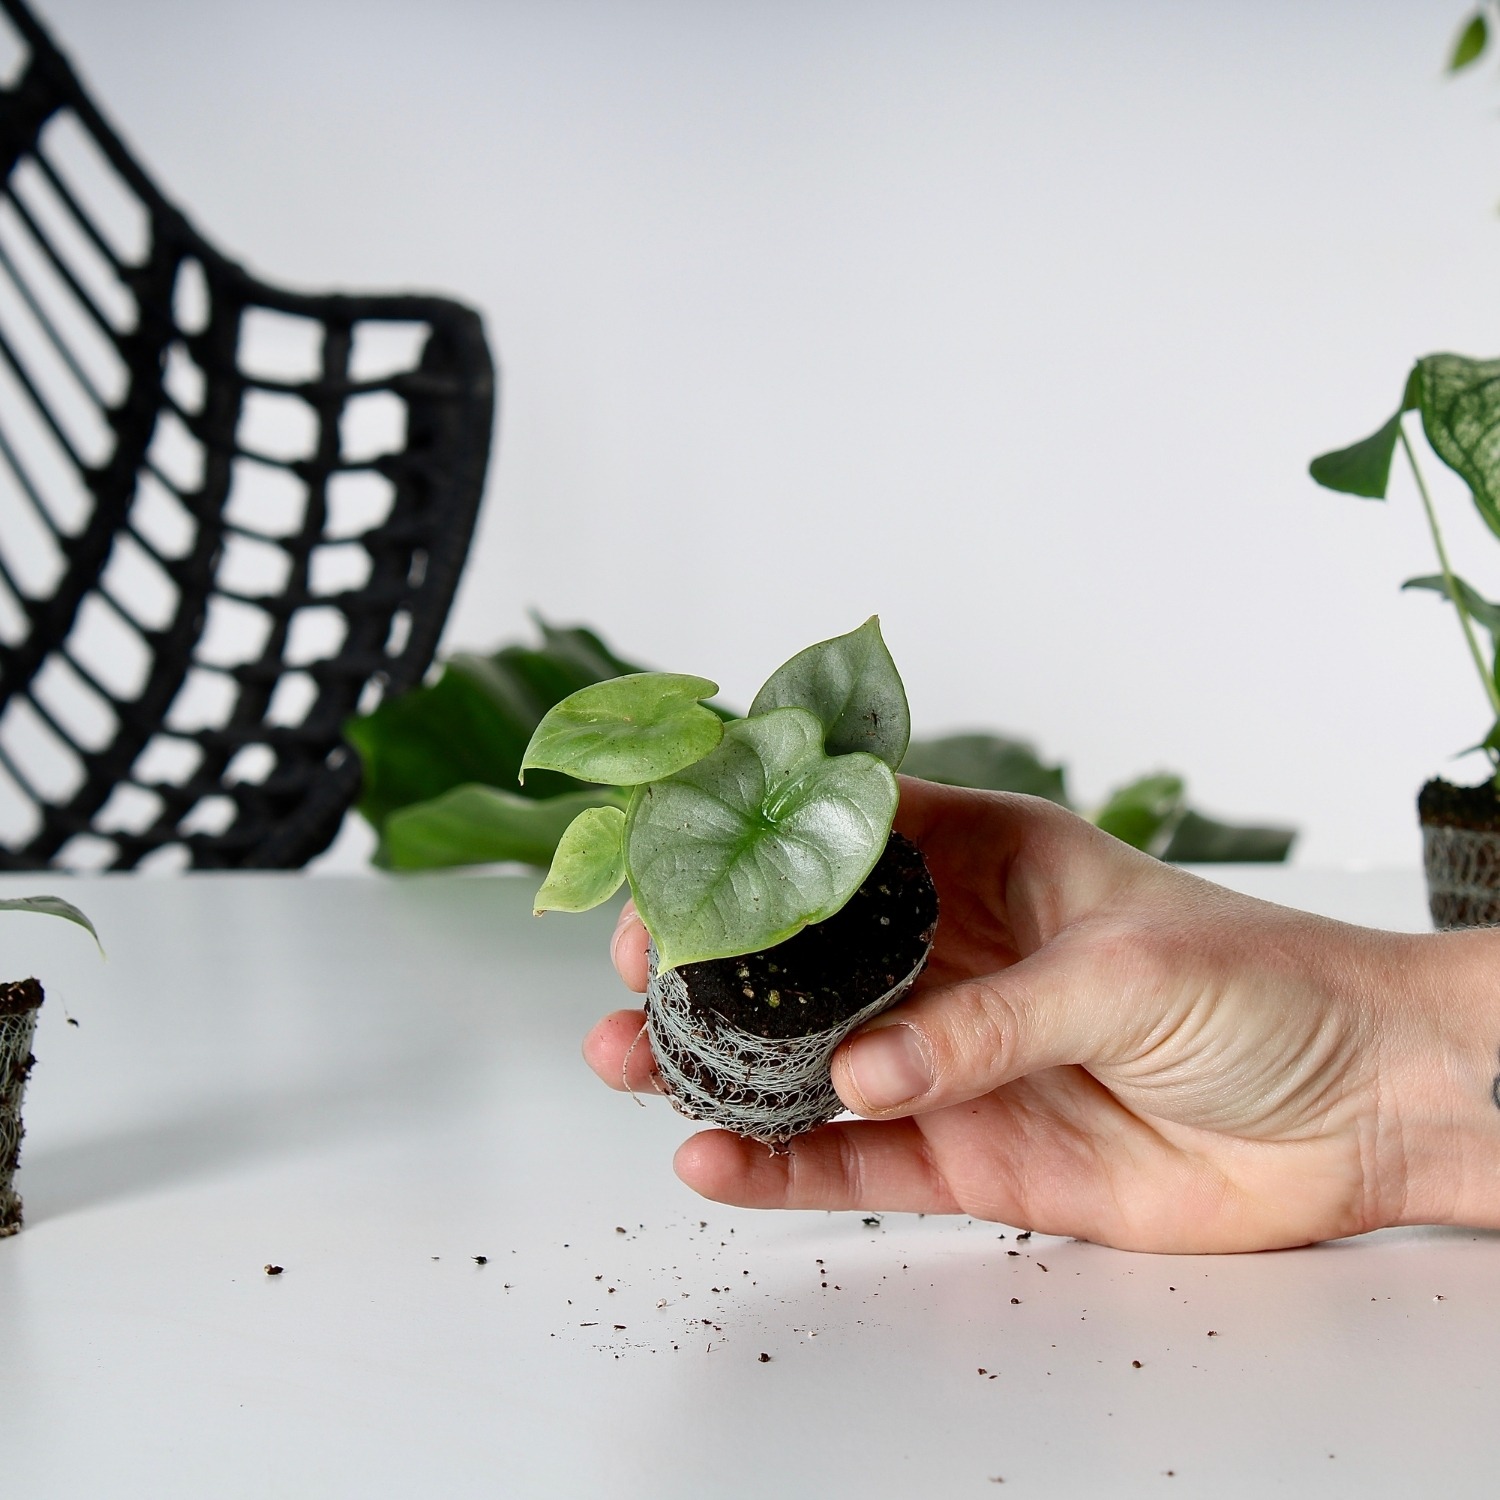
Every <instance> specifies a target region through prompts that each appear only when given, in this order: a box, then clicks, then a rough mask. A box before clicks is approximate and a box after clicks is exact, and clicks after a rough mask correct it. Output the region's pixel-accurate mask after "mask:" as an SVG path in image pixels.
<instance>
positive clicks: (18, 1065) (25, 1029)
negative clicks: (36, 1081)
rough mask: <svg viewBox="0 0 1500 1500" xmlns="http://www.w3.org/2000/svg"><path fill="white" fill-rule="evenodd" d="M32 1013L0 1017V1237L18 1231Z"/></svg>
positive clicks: (33, 1023) (32, 1033)
mask: <svg viewBox="0 0 1500 1500" xmlns="http://www.w3.org/2000/svg"><path fill="white" fill-rule="evenodd" d="M35 1031H36V1012H35V1011H34V1010H29V1011H25V1012H23V1013H22V1014H20V1015H17V1016H0V1236H4V1235H8V1234H14V1233H15V1232H16V1230H18V1229H19V1228H20V1227H21V1199H20V1196H19V1195H18V1194H17V1192H16V1190H15V1185H14V1178H15V1171H16V1164H17V1163H18V1162H19V1160H20V1157H21V1137H22V1135H23V1134H24V1133H25V1130H24V1127H23V1126H22V1123H21V1097H22V1095H23V1094H24V1093H25V1092H26V1078H27V1075H28V1074H29V1073H30V1072H31V1062H32V1057H31V1039H32V1036H33V1035H34V1034H35Z"/></svg>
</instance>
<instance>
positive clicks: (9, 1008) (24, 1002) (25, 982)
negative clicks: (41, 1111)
mask: <svg viewBox="0 0 1500 1500" xmlns="http://www.w3.org/2000/svg"><path fill="white" fill-rule="evenodd" d="M41 1004H42V987H41V985H40V984H38V983H37V982H36V980H34V979H13V980H10V981H9V982H8V983H4V984H0V1016H24V1015H25V1014H26V1012H27V1011H29V1010H39V1009H41Z"/></svg>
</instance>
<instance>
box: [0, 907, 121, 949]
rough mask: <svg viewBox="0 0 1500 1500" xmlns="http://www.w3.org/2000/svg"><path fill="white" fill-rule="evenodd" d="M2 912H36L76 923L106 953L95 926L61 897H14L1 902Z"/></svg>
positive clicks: (0, 908) (0, 909)
mask: <svg viewBox="0 0 1500 1500" xmlns="http://www.w3.org/2000/svg"><path fill="white" fill-rule="evenodd" d="M0 911H34V912H39V913H40V914H41V915H42V916H44V917H62V918H63V919H64V920H65V921H68V922H76V923H77V924H78V925H79V926H80V927H82V928H84V929H85V930H86V931H87V932H88V935H89V936H90V937H91V938H93V940H94V942H95V944H96V945H97V946H98V948H99V951H100V952H101V953H103V952H104V945H103V944H102V943H100V942H99V934H98V933H97V932H95V931H94V924H93V923H92V922H90V921H89V919H88V918H87V917H86V916H84V914H83V913H82V912H81V911H79V909H78V908H77V907H76V906H74V905H73V903H72V902H71V901H64V900H63V898H62V897H61V896H13V897H11V898H10V899H9V900H6V901H0Z"/></svg>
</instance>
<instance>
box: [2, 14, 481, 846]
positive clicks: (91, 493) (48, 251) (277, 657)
mask: <svg viewBox="0 0 1500 1500" xmlns="http://www.w3.org/2000/svg"><path fill="white" fill-rule="evenodd" d="M0 173H3V176H4V189H3V192H0V868H15V869H32V868H40V867H42V866H47V865H53V866H60V867H64V868H117V869H130V868H136V867H138V866H145V867H151V866H156V865H164V866H173V865H179V866H180V865H183V864H188V863H191V864H192V865H195V866H198V867H208V868H213V867H262V868H294V867H298V866H300V865H302V864H304V863H305V862H306V861H307V860H308V859H310V858H311V857H312V856H313V855H314V854H316V853H318V852H320V851H321V850H322V849H323V848H325V847H326V846H327V844H328V843H329V842H330V840H331V839H332V837H333V835H334V833H335V832H336V831H337V828H338V825H339V822H340V820H341V818H342V816H343V813H344V811H345V809H346V808H347V807H348V805H349V804H350V802H351V801H352V799H353V797H354V795H355V793H356V791H357V789H358V780H359V768H358V762H357V759H356V757H355V756H354V755H353V753H352V751H350V750H349V749H348V748H347V747H346V746H345V745H344V743H343V740H342V735H341V726H342V724H343V723H344V721H345V720H346V719H347V718H348V716H349V715H350V714H352V713H354V712H356V711H358V710H362V709H368V708H370V707H372V706H373V705H374V703H375V702H377V701H378V700H379V698H380V697H381V695H382V694H383V693H386V692H390V691H393V690H400V689H402V688H405V687H408V686H410V685H412V684H414V683H415V682H417V681H418V680H420V678H421V675H422V673H423V672H424V671H425V669H426V667H427V666H428V664H429V663H430V661H431V659H432V655H433V652H434V650H435V648H436V645H437V640H438V636H439V633H440V631H441V629H442V625H443V622H444V620H445V618H446V616H447V613H448V609H449V606H450V604H451V603H452V598H453V592H454V589H455V588H456V586H457V582H458V576H459V573H460V570H461V569H462V566H463V562H464V558H465V556H466V554H467V552H468V547H469V542H470V539H471V536H472V533H473V527H474V520H475V514H476V511H477V508H478V504H479V498H480V493H481V490H482V487H483V481H484V473H485V468H486V464H487V460H488V455H489V445H490V430H491V423H492V419H493V412H494V371H493V366H492V364H491V360H490V356H489V352H488V349H487V347H486V344H485V339H484V334H483V330H482V327H481V325H480V321H479V318H478V316H477V314H475V313H474V312H473V311H471V310H470V309H468V308H465V307H462V306H460V305H458V304H457V303H454V302H451V301H448V300H446V299H443V298H439V297H431V296H415V295H408V296H362V295H339V294H330V295H317V296H314V295H304V294H298V293H292V292H287V291H283V290H279V289H277V288H275V287H271V286H268V285H266V284H265V283H263V282H260V281H258V280H256V279H255V278H254V277H252V276H250V275H249V274H248V273H247V272H245V271H244V270H243V269H242V268H241V267H239V266H238V265H236V264H235V263H234V262H232V261H230V260H228V259H227V258H225V257H224V256H223V255H222V254H220V253H219V252H218V251H216V250H215V249H214V248H213V247H212V246H211V245H209V244H208V243H207V242H206V241H205V240H204V239H203V238H202V237H201V236H200V235H199V234H198V233H197V232H196V231H195V230H194V229H193V228H192V226H191V225H190V224H189V223H188V221H187V220H186V218H184V216H183V215H182V214H181V213H180V212H179V211H178V210H177V209H175V208H174V207H173V206H172V205H171V204H170V203H169V202H168V201H167V200H166V199H165V198H164V197H163V196H162V195H161V194H160V193H159V192H158V191H157V189H156V188H155V187H154V186H153V185H152V183H151V181H150V179H149V178H148V177H147V176H146V174H145V173H144V171H143V170H142V169H141V167H140V166H139V165H138V164H137V163H136V162H135V160H134V159H133V158H132V156H131V155H130V153H129V152H128V150H127V149H126V147H125V146H124V145H123V143H122V142H121V140H120V138H119V137H118V136H117V135H116V134H115V132H114V131H113V130H112V129H111V128H110V127H109V125H108V124H107V123H106V122H105V120H104V119H103V117H102V116H101V115H100V114H99V112H98V110H97V109H96V108H95V107H94V106H93V104H92V103H91V102H90V100H89V98H88V96H87V95H86V93H85V92H84V90H83V88H82V87H81V85H80V84H79V82H78V80H77V78H76V77H75V75H74V74H73V72H72V70H71V69H70V68H69V66H68V64H67V62H66V60H65V59H64V58H63V57H62V55H61V54H60V53H59V52H58V51H57V49H56V48H55V47H54V46H53V45H52V43H51V42H50V41H49V39H48V38H47V36H46V35H45V33H44V32H43V31H42V30H41V28H40V27H39V26H38V24H37V22H36V21H35V19H34V18H33V17H32V16H31V15H30V13H29V12H28V11H27V10H26V8H25V7H24V6H23V5H22V4H21V3H20V0H0Z"/></svg>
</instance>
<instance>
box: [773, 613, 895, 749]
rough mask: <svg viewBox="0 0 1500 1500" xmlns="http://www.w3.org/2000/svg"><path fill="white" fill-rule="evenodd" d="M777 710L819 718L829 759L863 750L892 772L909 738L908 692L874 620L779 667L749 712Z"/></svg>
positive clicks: (800, 653) (878, 621) (808, 650)
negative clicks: (803, 711) (792, 710)
mask: <svg viewBox="0 0 1500 1500" xmlns="http://www.w3.org/2000/svg"><path fill="white" fill-rule="evenodd" d="M773 708H804V709H806V710H807V711H808V712H809V713H811V714H813V715H815V716H816V717H817V719H818V720H819V721H820V722H821V723H822V725H823V743H824V748H825V749H826V750H827V751H828V753H829V754H830V755H847V754H849V753H850V752H851V751H854V750H863V751H865V752H867V753H868V754H870V755H874V756H878V757H879V758H880V759H881V760H883V761H884V762H885V763H886V765H888V766H889V767H890V768H891V769H892V770H893V771H894V770H896V769H897V767H899V766H900V764H901V758H902V756H904V755H905V754H906V746H907V742H908V741H909V740H910V739H911V710H910V709H909V708H908V707H907V703H906V689H905V688H904V687H903V686H902V685H901V674H900V673H899V672H897V670H896V663H895V662H894V661H892V660H891V653H890V652H889V651H888V650H887V649H886V644H885V639H884V637H882V635H881V634H880V620H879V618H878V616H875V615H871V616H870V618H869V619H868V620H866V621H865V623H864V624H863V625H861V626H860V627H859V629H858V630H851V631H850V632H849V634H848V635H838V636H834V637H833V639H832V640H828V641H819V642H818V643H817V645H815V646H809V647H808V648H807V649H806V650H805V651H799V652H798V653H797V654H796V655H795V656H794V657H793V658H792V659H791V660H790V661H788V662H786V663H784V664H783V665H782V666H780V667H778V668H777V669H776V670H775V671H774V672H773V673H772V674H771V676H770V678H769V679H768V680H767V682H766V685H765V686H764V687H763V688H761V690H760V692H758V693H757V694H756V695H755V702H754V703H752V704H751V705H750V712H751V714H752V715H754V714H763V713H768V712H769V711H770V710H771V709H773Z"/></svg>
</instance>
